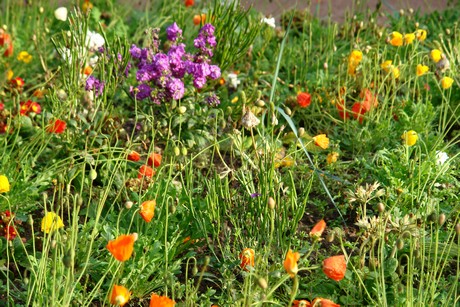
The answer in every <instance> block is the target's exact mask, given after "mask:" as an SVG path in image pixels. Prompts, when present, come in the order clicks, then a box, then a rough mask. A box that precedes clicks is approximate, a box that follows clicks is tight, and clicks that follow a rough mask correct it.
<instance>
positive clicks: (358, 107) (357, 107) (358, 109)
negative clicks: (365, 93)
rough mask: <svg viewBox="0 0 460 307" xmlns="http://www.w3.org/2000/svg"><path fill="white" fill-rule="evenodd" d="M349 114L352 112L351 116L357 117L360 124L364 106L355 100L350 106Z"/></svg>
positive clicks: (364, 109)
mask: <svg viewBox="0 0 460 307" xmlns="http://www.w3.org/2000/svg"><path fill="white" fill-rule="evenodd" d="M351 114H353V117H354V118H355V119H357V120H358V121H359V123H360V124H362V123H363V120H364V114H366V108H365V107H364V106H363V104H362V103H359V102H355V103H354V104H353V106H352V107H351Z"/></svg>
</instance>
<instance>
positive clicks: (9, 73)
mask: <svg viewBox="0 0 460 307" xmlns="http://www.w3.org/2000/svg"><path fill="white" fill-rule="evenodd" d="M13 76H14V73H13V71H12V70H11V69H8V70H7V72H6V79H7V80H8V81H11V79H13Z"/></svg>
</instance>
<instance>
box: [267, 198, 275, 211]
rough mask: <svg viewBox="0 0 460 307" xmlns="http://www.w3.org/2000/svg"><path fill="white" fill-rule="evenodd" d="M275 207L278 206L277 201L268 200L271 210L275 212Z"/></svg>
mask: <svg viewBox="0 0 460 307" xmlns="http://www.w3.org/2000/svg"><path fill="white" fill-rule="evenodd" d="M275 205H276V202H275V200H274V199H273V197H269V198H268V208H270V209H271V210H274V209H275Z"/></svg>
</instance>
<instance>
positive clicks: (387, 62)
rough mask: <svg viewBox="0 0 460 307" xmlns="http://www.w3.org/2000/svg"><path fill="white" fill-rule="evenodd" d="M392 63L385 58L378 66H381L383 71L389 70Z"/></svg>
mask: <svg viewBox="0 0 460 307" xmlns="http://www.w3.org/2000/svg"><path fill="white" fill-rule="evenodd" d="M392 63H393V61H392V60H386V61H385V62H383V63H382V64H380V67H382V69H383V70H384V71H385V72H390V70H391V68H392V67H393V65H392Z"/></svg>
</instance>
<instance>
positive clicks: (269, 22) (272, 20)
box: [262, 17, 276, 28]
mask: <svg viewBox="0 0 460 307" xmlns="http://www.w3.org/2000/svg"><path fill="white" fill-rule="evenodd" d="M262 22H263V23H266V24H267V25H268V26H270V27H272V28H276V24H275V18H274V17H272V18H262Z"/></svg>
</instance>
